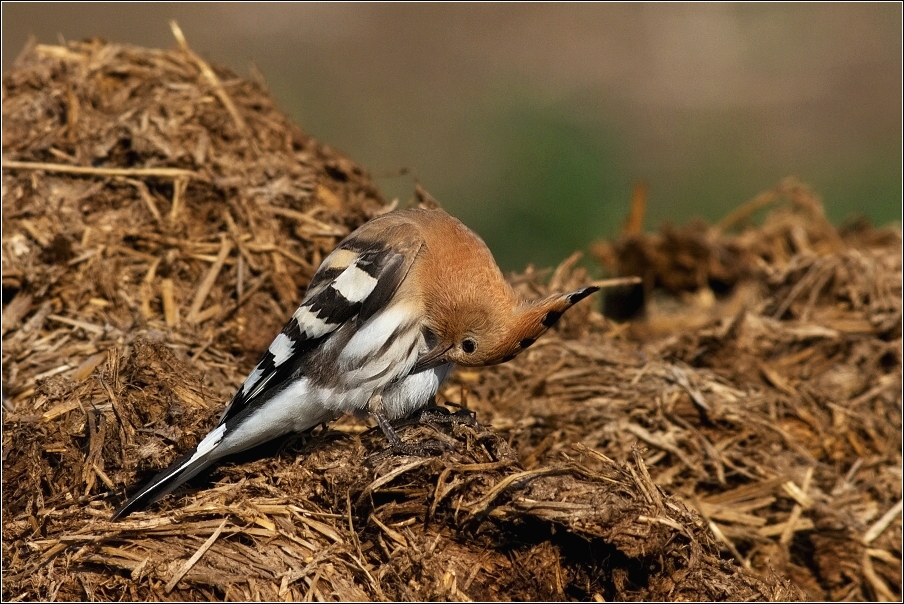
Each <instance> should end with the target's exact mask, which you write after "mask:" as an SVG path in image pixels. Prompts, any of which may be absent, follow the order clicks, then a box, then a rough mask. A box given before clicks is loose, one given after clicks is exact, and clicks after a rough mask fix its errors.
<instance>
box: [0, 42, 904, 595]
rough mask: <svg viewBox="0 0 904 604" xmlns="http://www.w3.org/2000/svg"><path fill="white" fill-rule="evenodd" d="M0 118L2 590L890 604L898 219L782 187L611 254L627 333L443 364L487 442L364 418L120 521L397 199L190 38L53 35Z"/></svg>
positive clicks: (535, 285) (595, 329)
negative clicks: (625, 297)
mask: <svg viewBox="0 0 904 604" xmlns="http://www.w3.org/2000/svg"><path fill="white" fill-rule="evenodd" d="M3 124H4V131H3V164H4V166H3V325H2V333H3V386H4V411H3V568H4V575H3V591H2V596H3V599H4V600H54V599H59V600H114V599H115V600H121V599H128V600H167V599H171V600H257V599H264V600H277V599H279V600H286V599H291V600H301V599H322V600H370V599H377V600H379V599H390V600H437V599H454V600H465V599H488V600H500V599H502V600H512V599H528V600H571V599H597V600H599V599H606V600H662V599H666V600H675V599H690V600H776V601H782V600H788V599H802V598H813V599H832V600H840V599H854V600H857V599H859V600H868V599H890V600H895V599H898V600H899V599H900V598H901V448H900V442H901V254H900V251H901V247H900V246H901V238H900V234H899V233H898V232H895V231H877V230H874V229H872V228H870V227H867V226H863V225H860V226H855V227H852V228H850V229H847V230H843V231H840V232H839V231H837V230H836V229H834V228H833V227H832V226H831V225H830V224H829V223H828V222H826V220H825V218H824V217H823V215H822V211H821V207H820V205H819V202H818V200H817V199H816V198H815V196H814V195H813V194H811V193H810V192H809V191H807V190H806V189H805V188H803V187H802V186H800V185H797V184H795V183H793V182H788V183H783V184H782V185H781V186H780V187H779V188H777V189H776V190H775V191H772V192H770V193H769V195H770V196H771V197H770V198H769V199H771V202H770V203H774V204H776V205H775V208H774V209H773V211H772V213H771V214H770V215H769V216H768V217H767V218H766V220H765V222H764V223H763V225H762V226H760V227H756V226H749V225H745V223H744V222H743V220H741V219H739V218H738V217H733V218H732V219H731V221H730V223H731V224H727V225H719V226H717V227H707V226H705V225H691V226H689V227H683V228H673V229H667V230H665V231H663V232H662V233H660V234H656V235H644V234H642V233H633V234H630V235H626V236H625V237H624V238H622V239H621V240H619V241H616V242H610V243H602V244H600V246H599V247H598V248H597V249H596V253H597V255H598V256H599V258H600V259H601V260H602V261H603V262H604V263H605V264H606V265H607V266H608V268H609V269H610V270H611V271H612V272H614V273H617V274H632V275H634V274H636V275H640V276H642V277H643V279H644V284H643V286H642V288H641V289H642V295H641V296H640V298H639V299H640V300H641V302H640V305H639V307H638V308H639V310H640V312H639V313H635V314H639V315H640V318H639V319H637V320H635V321H633V322H630V323H625V324H616V323H613V322H611V321H609V320H607V319H605V318H603V316H602V315H601V314H599V312H597V311H596V310H595V309H594V308H593V305H592V304H582V305H578V306H577V307H575V308H574V309H572V310H571V311H570V312H569V313H568V314H567V315H566V316H565V317H564V318H563V320H562V321H561V322H560V325H559V326H558V327H557V328H556V329H554V330H551V331H550V332H549V333H548V334H546V335H545V336H544V337H543V338H541V339H540V341H538V342H537V343H536V344H535V345H534V346H533V347H531V348H530V349H529V350H528V351H526V352H525V353H524V354H522V355H520V356H519V357H518V358H517V359H515V360H514V361H512V362H510V363H507V364H505V365H501V366H497V367H493V368H488V369H484V370H460V371H458V372H457V373H455V374H454V377H453V378H452V379H451V380H450V382H449V383H447V384H446V385H445V386H444V387H443V389H442V390H441V393H440V396H439V397H438V398H439V401H440V402H441V403H447V404H448V405H451V410H452V411H455V406H461V407H466V408H468V409H470V410H472V411H474V412H475V416H476V420H477V422H478V423H474V422H472V421H468V420H467V418H465V417H462V414H461V413H459V414H458V415H455V416H450V417H449V418H448V419H449V420H450V421H439V420H442V419H443V418H442V417H439V418H438V420H437V421H433V422H431V423H427V424H424V423H419V422H409V423H407V424H404V423H403V425H400V426H399V433H400V435H401V436H402V438H403V439H405V440H406V441H413V442H418V441H421V440H426V439H440V440H442V441H444V442H446V443H447V445H448V448H449V450H448V451H445V452H443V453H442V454H438V455H436V456H434V457H405V456H391V455H386V454H384V452H383V451H384V448H385V446H386V442H385V439H384V437H383V436H382V434H381V433H380V432H379V430H374V429H373V428H370V427H369V426H368V425H366V424H365V423H363V422H360V421H356V420H353V419H349V418H346V419H343V420H341V421H339V422H337V423H335V424H334V425H332V426H330V427H329V428H328V429H322V428H319V429H317V430H315V431H314V432H313V433H311V434H309V435H306V436H305V437H304V438H296V439H289V440H287V441H286V442H283V443H277V444H276V445H275V446H272V447H269V449H267V450H264V451H257V452H253V453H251V454H249V455H246V456H244V457H243V458H241V459H237V460H234V461H231V462H227V463H223V464H221V465H219V466H217V467H215V468H213V469H212V470H211V471H210V472H208V473H207V474H206V475H204V476H200V477H198V479H196V480H194V481H192V483H190V487H189V488H187V489H183V490H180V491H178V492H177V493H176V495H175V496H171V497H167V498H165V499H164V500H162V501H161V502H160V503H159V504H157V505H155V506H153V507H152V508H151V509H150V510H148V511H147V512H141V513H136V514H134V515H132V516H130V517H129V518H127V519H126V520H124V521H121V522H115V523H114V522H110V521H109V518H110V515H111V513H112V511H113V509H115V507H117V505H118V504H120V503H121V502H122V501H123V500H124V499H125V497H126V488H127V487H129V486H131V485H133V484H135V483H136V482H141V481H144V480H147V479H148V478H150V477H151V476H152V475H153V474H154V473H155V472H156V471H157V470H159V469H161V468H163V467H164V466H166V465H167V464H169V463H170V462H171V461H173V460H174V459H175V458H176V457H177V456H179V455H180V453H181V452H184V451H185V450H187V449H189V448H190V447H192V446H193V445H194V444H196V443H197V442H198V441H199V439H200V438H202V437H203V436H204V435H205V434H206V433H207V431H208V430H209V429H210V428H211V427H212V426H213V425H214V424H215V423H216V421H217V419H218V417H219V414H220V412H221V411H222V409H223V407H224V405H225V403H226V401H228V400H229V399H230V397H231V396H232V394H233V393H234V391H235V389H236V388H237V387H238V385H239V384H241V382H242V381H243V379H244V377H245V376H246V375H247V374H248V372H249V371H250V370H251V368H252V367H253V366H254V364H255V363H256V361H257V359H258V357H259V355H260V354H261V353H262V351H263V350H264V349H265V348H266V347H267V345H268V344H269V342H270V340H271V339H272V337H273V336H274V335H275V334H276V333H277V332H278V331H279V329H280V328H281V327H282V324H283V323H284V321H285V320H286V318H287V317H289V316H290V315H291V313H292V312H293V310H294V308H295V306H296V304H297V303H298V301H299V300H300V299H301V297H302V295H303V293H304V288H305V285H306V283H307V281H308V280H309V279H310V277H311V276H312V274H313V272H314V270H315V269H316V267H317V266H318V264H319V262H320V261H321V259H322V258H323V257H324V256H325V254H327V253H328V252H329V251H330V250H331V249H332V248H333V246H335V245H336V243H337V242H338V241H340V240H341V239H342V238H343V237H344V236H345V235H346V234H348V233H349V232H350V231H351V230H352V229H353V228H355V227H356V226H357V225H359V224H361V223H362V222H363V221H365V220H367V219H369V218H371V217H373V216H375V215H378V214H380V213H382V212H385V211H388V210H389V209H390V207H389V206H387V204H386V203H385V202H384V200H383V199H382V198H381V197H380V195H379V193H378V191H377V189H376V188H375V187H374V185H373V184H372V183H371V181H370V180H369V178H368V176H367V175H366V173H365V172H364V171H363V170H362V169H361V168H359V167H358V166H356V165H355V164H353V163H352V162H350V161H349V160H347V159H345V158H343V157H342V156H340V155H339V154H337V153H336V152H334V151H332V150H330V149H329V148H327V147H325V146H323V145H321V144H320V143H318V142H317V141H315V140H313V139H311V138H310V137H308V136H307V135H305V134H304V133H303V132H302V131H301V130H300V129H299V128H298V127H297V126H295V125H293V124H292V123H291V122H290V121H289V120H288V119H287V118H286V117H285V116H283V115H282V114H281V113H280V112H279V111H278V110H277V109H276V108H275V107H274V103H273V101H272V99H271V98H270V96H269V95H268V93H267V92H266V90H265V88H264V86H263V85H262V84H261V83H260V82H255V81H248V80H244V79H240V78H238V77H236V76H234V75H233V74H231V73H229V72H228V71H226V70H223V69H217V68H214V69H212V68H211V67H210V66H209V65H207V63H205V62H204V61H203V60H202V59H200V58H199V57H198V56H196V55H194V54H193V53H192V52H191V51H190V50H189V49H188V47H187V46H186V45H185V44H184V42H183V44H182V45H181V46H180V47H179V48H177V49H175V50H172V51H159V50H147V49H140V48H135V47H129V46H122V45H114V44H107V43H104V42H100V41H89V42H81V43H71V44H68V45H67V46H65V47H62V46H42V45H33V46H31V47H29V48H27V49H26V51H25V52H24V53H23V55H22V56H21V57H20V58H19V59H18V61H17V62H16V64H15V66H14V68H13V69H12V70H11V71H10V72H9V73H7V74H6V75H5V76H4V77H3ZM422 197H423V195H422ZM741 218H743V216H742V217H741ZM512 281H513V284H514V285H515V287H516V289H517V290H519V292H520V293H521V294H522V295H524V296H527V297H538V296H541V295H543V294H544V293H545V292H547V291H548V290H551V289H553V290H562V289H567V288H570V287H575V286H578V285H581V284H585V283H586V282H587V276H586V275H585V274H584V272H583V271H581V270H575V269H573V261H569V262H566V263H563V265H562V266H560V267H559V268H558V269H557V270H556V271H555V272H554V273H552V274H551V275H550V274H549V273H542V272H535V271H532V270H528V272H527V273H525V274H522V275H519V276H515V277H513V279H512ZM665 300H671V302H664V301H665ZM635 310H636V309H635ZM451 420H455V421H451Z"/></svg>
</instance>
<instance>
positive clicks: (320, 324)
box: [292, 306, 336, 339]
mask: <svg viewBox="0 0 904 604" xmlns="http://www.w3.org/2000/svg"><path fill="white" fill-rule="evenodd" d="M292 316H293V317H294V318H295V321H296V322H297V323H298V328H299V329H300V330H301V331H303V332H304V334H305V335H306V336H308V337H309V338H311V339H313V338H319V337H320V336H322V335H324V334H326V333H329V332H330V331H332V330H333V329H335V327H336V326H335V325H332V324H330V323H327V322H326V321H324V320H323V319H321V318H319V317H318V316H317V315H315V314H314V313H312V312H311V310H310V309H309V308H308V307H307V306H299V307H298V310H296V311H295V314H293V315H292Z"/></svg>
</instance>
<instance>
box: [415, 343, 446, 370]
mask: <svg viewBox="0 0 904 604" xmlns="http://www.w3.org/2000/svg"><path fill="white" fill-rule="evenodd" d="M451 349H452V345H451V344H450V345H449V346H445V347H444V346H443V345H442V344H439V345H437V346H436V347H434V348H433V349H432V350H428V351H427V352H425V353H424V354H423V355H422V356H421V357H420V358H419V359H418V360H417V363H415V364H414V369H412V370H411V373H418V372H421V371H425V370H427V369H433V368H435V367H439V366H440V365H445V364H446V363H447V362H448V361H446V353H447V352H449V350H451Z"/></svg>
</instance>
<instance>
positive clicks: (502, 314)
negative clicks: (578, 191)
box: [113, 208, 598, 520]
mask: <svg viewBox="0 0 904 604" xmlns="http://www.w3.org/2000/svg"><path fill="white" fill-rule="evenodd" d="M597 289H598V288H596V287H584V288H582V289H579V290H577V291H573V292H570V293H565V294H555V295H552V296H549V297H547V298H544V299H542V300H539V301H534V302H526V301H522V300H520V299H519V298H518V296H517V295H516V294H515V292H514V291H513V290H512V288H511V286H509V284H508V283H507V282H506V281H505V278H504V277H503V275H502V272H501V271H500V270H499V267H498V266H497V265H496V262H495V260H494V259H493V255H492V254H491V253H490V250H489V249H488V248H487V246H486V244H485V243H484V242H483V240H482V239H480V237H478V236H477V235H476V234H475V233H474V232H473V231H471V230H470V229H468V228H467V227H466V226H465V225H464V224H462V223H461V222H460V221H458V220H457V219H455V218H453V217H452V216H450V215H449V214H447V213H446V212H444V211H442V210H436V209H420V208H419V209H410V210H401V211H396V212H391V213H388V214H385V215H383V216H380V217H378V218H375V219H373V220H371V221H370V222H368V223H366V224H364V225H363V226H361V227H360V228H359V229H357V230H356V231H354V232H353V233H352V234H350V235H349V236H348V237H346V238H345V239H344V240H343V241H342V242H341V243H340V244H339V246H338V247H337V248H336V249H335V250H334V251H333V252H332V253H331V254H330V255H329V256H327V258H326V259H325V260H324V261H323V263H322V264H321V265H320V268H319V269H318V270H317V272H316V273H315V275H314V277H313V279H312V280H311V283H310V285H309V287H308V290H307V293H306V294H305V297H304V299H303V300H302V302H301V305H300V306H299V307H298V309H297V310H296V311H295V313H294V314H293V315H292V318H291V319H289V322H288V323H286V326H285V327H284V328H283V329H282V331H281V332H280V333H279V334H278V335H277V336H276V338H275V339H274V340H273V342H272V343H271V344H270V346H269V348H268V349H267V351H266V352H265V353H264V355H263V357H262V358H261V360H260V362H259V363H258V364H257V366H256V367H255V368H254V370H253V371H252V372H251V374H250V375H249V376H248V378H247V379H246V380H245V382H244V384H242V386H241V387H240V388H239V390H238V392H236V394H235V395H234V396H233V398H232V401H231V402H230V403H229V405H228V406H227V407H226V410H225V411H224V412H223V415H222V416H221V417H220V421H219V423H218V424H217V426H216V428H214V429H213V430H212V431H211V432H210V433H209V434H208V435H207V436H205V437H204V439H203V440H201V442H200V443H198V445H197V446H196V447H195V448H194V449H192V450H191V451H189V452H188V453H187V454H185V455H184V456H183V457H182V458H180V459H178V460H177V461H176V462H174V463H173V464H172V465H171V466H170V467H168V468H167V469H165V470H164V471H162V472H161V473H160V474H158V475H157V476H155V477H154V478H153V479H152V480H151V481H150V482H149V483H148V484H147V485H146V486H144V487H143V488H142V489H140V490H139V491H138V492H137V493H135V495H133V496H132V497H131V498H130V499H129V500H128V501H127V502H126V503H125V504H123V506H122V507H120V508H119V509H118V510H117V511H116V513H115V514H114V516H113V519H114V520H115V519H118V518H122V517H124V516H126V515H128V514H130V513H132V512H134V511H136V510H139V509H144V508H145V507H147V506H148V505H150V504H152V503H153V502H155V501H157V500H158V499H160V498H161V497H163V496H164V495H166V494H167V493H170V492H172V491H173V490H174V489H175V488H177V487H178V486H179V485H181V484H182V483H184V482H185V481H186V480H189V479H190V478H192V477H193V476H195V475H197V474H198V473H199V472H201V471H202V470H203V469H205V468H206V467H208V466H210V465H211V464H212V463H214V462H216V461H217V460H219V459H221V458H222V457H224V456H227V455H232V454H234V453H239V452H241V451H245V450H247V449H250V448H252V447H255V446H257V445H260V444H262V443H265V442H267V441H270V440H273V439H275V438H279V437H281V436H284V435H287V434H289V433H293V432H304V431H305V430H309V429H311V428H313V427H314V426H317V425H318V424H321V423H324V422H328V421H331V420H333V419H335V418H337V417H338V416H340V415H342V414H344V413H357V414H368V413H369V414H372V415H373V416H374V417H375V418H376V419H377V422H378V424H379V425H380V427H381V428H382V429H383V431H384V432H385V433H386V436H387V438H389V439H390V441H391V442H392V441H395V442H398V439H397V437H396V436H395V434H394V433H393V431H392V428H391V426H390V423H389V422H390V421H392V420H396V419H400V418H403V417H406V416H408V415H410V414H412V413H414V412H415V411H417V410H419V409H421V408H423V407H425V406H427V405H428V403H430V401H431V400H432V399H433V397H434V396H435V394H436V392H437V389H438V388H439V385H440V384H441V383H442V382H443V380H444V379H445V378H446V376H447V375H448V374H449V372H450V370H451V369H452V366H453V365H463V366H469V367H476V366H483V365H493V364H496V363H502V362H505V361H508V360H510V359H512V358H513V357H515V356H516V355H517V354H518V353H519V352H521V351H522V350H524V349H525V348H527V347H528V346H530V345H531V344H533V343H534V342H535V341H536V339H537V338H538V337H539V336H540V335H541V334H542V333H543V332H545V331H546V330H547V329H548V328H549V327H551V326H552V325H553V324H555V322H556V321H557V320H558V319H559V317H561V316H562V314H563V313H564V312H565V311H567V310H568V309H569V308H571V307H572V306H573V305H574V304H575V303H577V302H578V301H580V300H582V299H583V298H585V297H587V296H589V295H590V294H592V293H593V292H595V291H596V290H597Z"/></svg>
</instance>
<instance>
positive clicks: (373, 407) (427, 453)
mask: <svg viewBox="0 0 904 604" xmlns="http://www.w3.org/2000/svg"><path fill="white" fill-rule="evenodd" d="M367 406H368V408H369V410H370V412H371V414H373V416H374V419H376V420H377V425H378V426H380V430H382V431H383V434H384V435H385V436H386V440H388V441H389V447H387V448H386V450H385V451H382V452H381V453H378V454H376V455H374V456H371V457H370V458H368V460H367V461H366V462H365V463H367V464H369V465H370V464H372V463H374V462H376V461H378V460H379V459H383V458H384V457H387V456H389V455H410V456H413V457H432V456H434V455H437V454H438V453H442V452H444V451H451V450H452V447H451V445H449V444H448V443H446V442H443V441H441V440H437V439H430V440H425V441H422V442H419V443H405V442H402V439H401V438H399V435H398V434H396V431H395V430H394V429H393V428H392V425H391V424H390V423H389V419H387V418H386V415H385V414H384V413H383V398H382V397H381V396H380V395H379V394H375V395H374V397H373V398H372V399H371V400H370V402H369V403H368V405H367Z"/></svg>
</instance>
